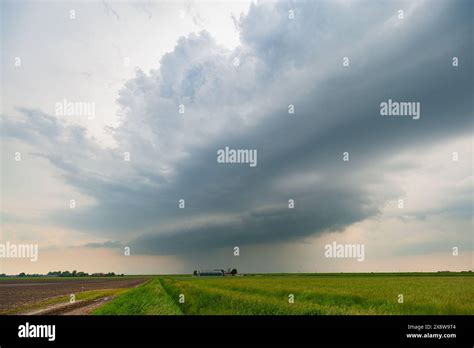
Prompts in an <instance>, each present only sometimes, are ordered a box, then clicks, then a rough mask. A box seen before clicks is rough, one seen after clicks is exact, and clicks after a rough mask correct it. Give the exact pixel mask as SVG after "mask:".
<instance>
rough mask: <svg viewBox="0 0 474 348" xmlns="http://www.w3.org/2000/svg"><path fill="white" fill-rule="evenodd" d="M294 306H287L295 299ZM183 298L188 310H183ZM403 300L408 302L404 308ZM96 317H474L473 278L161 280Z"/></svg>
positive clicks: (372, 276) (124, 297)
mask: <svg viewBox="0 0 474 348" xmlns="http://www.w3.org/2000/svg"><path fill="white" fill-rule="evenodd" d="M290 294H292V295H293V296H294V303H289V296H290ZM180 295H184V303H180V302H179V299H180ZM399 295H403V303H399ZM94 314H122V315H123V314H145V315H150V314H151V315H152V314H157V315H176V314H188V315H214V314H223V315H231V314H236V315H288V314H290V315H292V314H294V315H334V314H342V315H348V314H355V315H370V314H382V315H383V314H396V315H397V314H398V315H403V314H435V315H436V314H474V277H473V276H472V275H469V274H466V273H464V274H461V273H455V274H453V273H451V274H446V275H440V274H435V273H433V274H357V275H356V274H332V275H321V274H319V275H314V274H313V275H309V274H308V275H292V274H285V275H252V276H245V277H183V276H159V277H156V278H154V279H153V280H150V281H148V282H147V283H145V284H143V285H141V286H139V287H137V288H134V289H130V290H126V291H125V292H124V293H123V294H121V295H120V296H118V297H117V298H115V299H113V300H112V301H110V302H108V303H106V304H105V305H104V306H102V307H101V308H99V309H97V310H96V311H95V312H94Z"/></svg>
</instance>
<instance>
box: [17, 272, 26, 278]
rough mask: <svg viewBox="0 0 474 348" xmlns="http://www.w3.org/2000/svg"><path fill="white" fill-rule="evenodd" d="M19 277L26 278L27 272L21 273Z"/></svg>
mask: <svg viewBox="0 0 474 348" xmlns="http://www.w3.org/2000/svg"><path fill="white" fill-rule="evenodd" d="M18 276H19V277H26V274H25V272H21V273H20V274H19V275H18Z"/></svg>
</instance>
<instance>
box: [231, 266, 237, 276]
mask: <svg viewBox="0 0 474 348" xmlns="http://www.w3.org/2000/svg"><path fill="white" fill-rule="evenodd" d="M230 274H232V275H233V276H235V275H236V274H237V269H235V268H233V269H232V271H230Z"/></svg>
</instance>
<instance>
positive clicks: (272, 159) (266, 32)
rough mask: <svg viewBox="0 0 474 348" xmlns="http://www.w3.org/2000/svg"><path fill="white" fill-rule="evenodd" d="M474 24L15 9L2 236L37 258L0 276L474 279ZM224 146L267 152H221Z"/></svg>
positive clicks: (283, 8) (0, 53) (444, 7)
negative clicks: (339, 249) (341, 253)
mask: <svg viewBox="0 0 474 348" xmlns="http://www.w3.org/2000/svg"><path fill="white" fill-rule="evenodd" d="M472 15H473V4H472V2H471V1H469V0H455V1H451V0H450V1H447V0H432V1H358V0H356V1H345V0H333V1H311V2H310V1H295V2H287V1H285V2H245V1H239V2H227V1H220V2H200V1H196V2H194V1H183V2H169V1H87V2H71V1H52V2H50V1H10V0H6V1H2V2H1V26H0V30H1V32H0V35H1V40H0V42H1V47H0V58H1V76H0V81H1V128H0V129H1V181H2V183H1V207H0V208H1V209H0V213H1V215H0V217H1V232H0V244H1V243H6V242H9V243H11V244H14V245H20V244H36V245H38V250H39V255H38V260H37V261H36V262H32V261H31V260H29V259H26V258H25V259H21V258H0V273H7V274H16V273H19V272H27V273H45V272H48V271H52V270H66V269H67V270H73V269H76V270H81V271H86V272H110V271H113V272H117V273H130V274H131V273H133V274H158V273H191V272H192V271H193V270H194V269H207V268H211V269H214V268H225V269H226V268H228V267H235V268H237V269H238V270H239V271H241V272H397V271H439V270H443V271H444V270H450V271H461V270H472V269H473V230H474V229H473V169H474V166H473V165H474V162H473V138H472V137H473V99H472V96H473V56H472V54H473V50H472V45H473V24H472ZM389 100H391V101H394V102H403V103H414V104H413V105H418V106H419V107H420V113H419V115H418V116H415V115H411V114H410V115H404V116H396V115H392V116H387V115H383V114H382V112H381V103H383V102H387V103H388V102H389ZM68 102H69V103H76V104H74V105H73V106H74V107H73V109H72V110H73V111H72V112H69V113H68V112H61V111H58V104H59V105H64V104H67V103H68ZM79 104H80V105H87V106H88V107H91V108H92V107H93V109H92V110H93V112H91V113H85V112H83V110H82V109H81V108H80V107H79V106H78V105H79ZM290 109H291V112H290ZM226 147H228V148H230V149H247V150H250V151H255V152H256V154H258V156H257V159H258V161H257V163H256V164H257V165H256V166H250V165H249V164H248V163H220V162H219V161H218V160H217V152H218V151H219V150H220V149H225V148H226ZM18 155H19V156H20V160H18ZM290 200H291V203H290ZM71 201H73V202H74V204H71ZM183 203H184V206H183ZM290 206H291V207H290ZM333 243H336V244H341V245H363V246H364V251H365V256H364V259H363V260H362V261H360V260H357V259H355V258H351V257H341V258H330V257H327V255H326V253H325V250H326V247H327V245H332V244H333ZM236 248H238V249H236ZM236 250H237V251H238V253H236ZM126 251H129V253H128V252H126ZM346 256H347V255H346Z"/></svg>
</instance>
